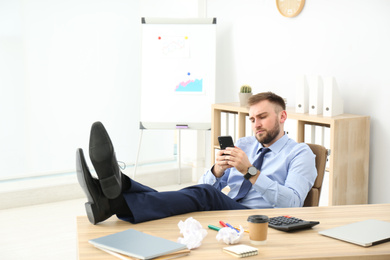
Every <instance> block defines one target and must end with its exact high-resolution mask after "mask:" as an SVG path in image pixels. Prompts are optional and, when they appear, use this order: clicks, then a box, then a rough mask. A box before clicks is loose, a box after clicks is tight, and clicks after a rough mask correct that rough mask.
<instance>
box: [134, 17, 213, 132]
mask: <svg viewBox="0 0 390 260" xmlns="http://www.w3.org/2000/svg"><path fill="white" fill-rule="evenodd" d="M215 56H216V19H215V18H199V19H197V18H196V19H163V18H142V65H141V66H142V67H141V69H142V78H141V80H142V81H141V84H142V86H141V115H140V128H141V129H176V128H189V129H210V127H211V104H213V103H214V102H215V58H216V57H215Z"/></svg>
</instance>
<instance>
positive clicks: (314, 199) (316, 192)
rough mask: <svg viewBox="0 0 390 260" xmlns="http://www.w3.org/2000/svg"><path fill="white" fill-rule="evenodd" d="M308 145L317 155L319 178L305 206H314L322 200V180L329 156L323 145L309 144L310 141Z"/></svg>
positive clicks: (308, 195) (307, 197)
mask: <svg viewBox="0 0 390 260" xmlns="http://www.w3.org/2000/svg"><path fill="white" fill-rule="evenodd" d="M307 145H308V146H309V147H310V149H311V150H312V151H313V153H314V154H315V155H316V168H317V178H316V180H315V182H314V185H313V187H312V188H311V190H310V191H309V193H308V194H307V196H306V199H305V202H304V203H303V206H304V207H314V206H318V204H319V202H320V194H321V187H322V181H323V180H324V174H325V165H326V158H327V157H328V151H327V149H326V148H325V147H324V146H322V145H318V144H309V143H308V144H307Z"/></svg>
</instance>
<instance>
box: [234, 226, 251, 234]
mask: <svg viewBox="0 0 390 260" xmlns="http://www.w3.org/2000/svg"><path fill="white" fill-rule="evenodd" d="M234 228H235V229H237V230H240V228H238V227H234ZM244 232H246V233H249V230H246V229H244Z"/></svg>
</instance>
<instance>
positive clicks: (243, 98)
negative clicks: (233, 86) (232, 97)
mask: <svg viewBox="0 0 390 260" xmlns="http://www.w3.org/2000/svg"><path fill="white" fill-rule="evenodd" d="M238 95H239V98H240V106H242V107H243V106H247V104H248V99H249V98H250V97H251V96H252V88H251V86H249V85H242V86H241V88H240V93H238Z"/></svg>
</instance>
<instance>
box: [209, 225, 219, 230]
mask: <svg viewBox="0 0 390 260" xmlns="http://www.w3.org/2000/svg"><path fill="white" fill-rule="evenodd" d="M208 227H209V229H213V230H216V231H218V230H220V229H221V228H220V227H216V226H214V225H208Z"/></svg>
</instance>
